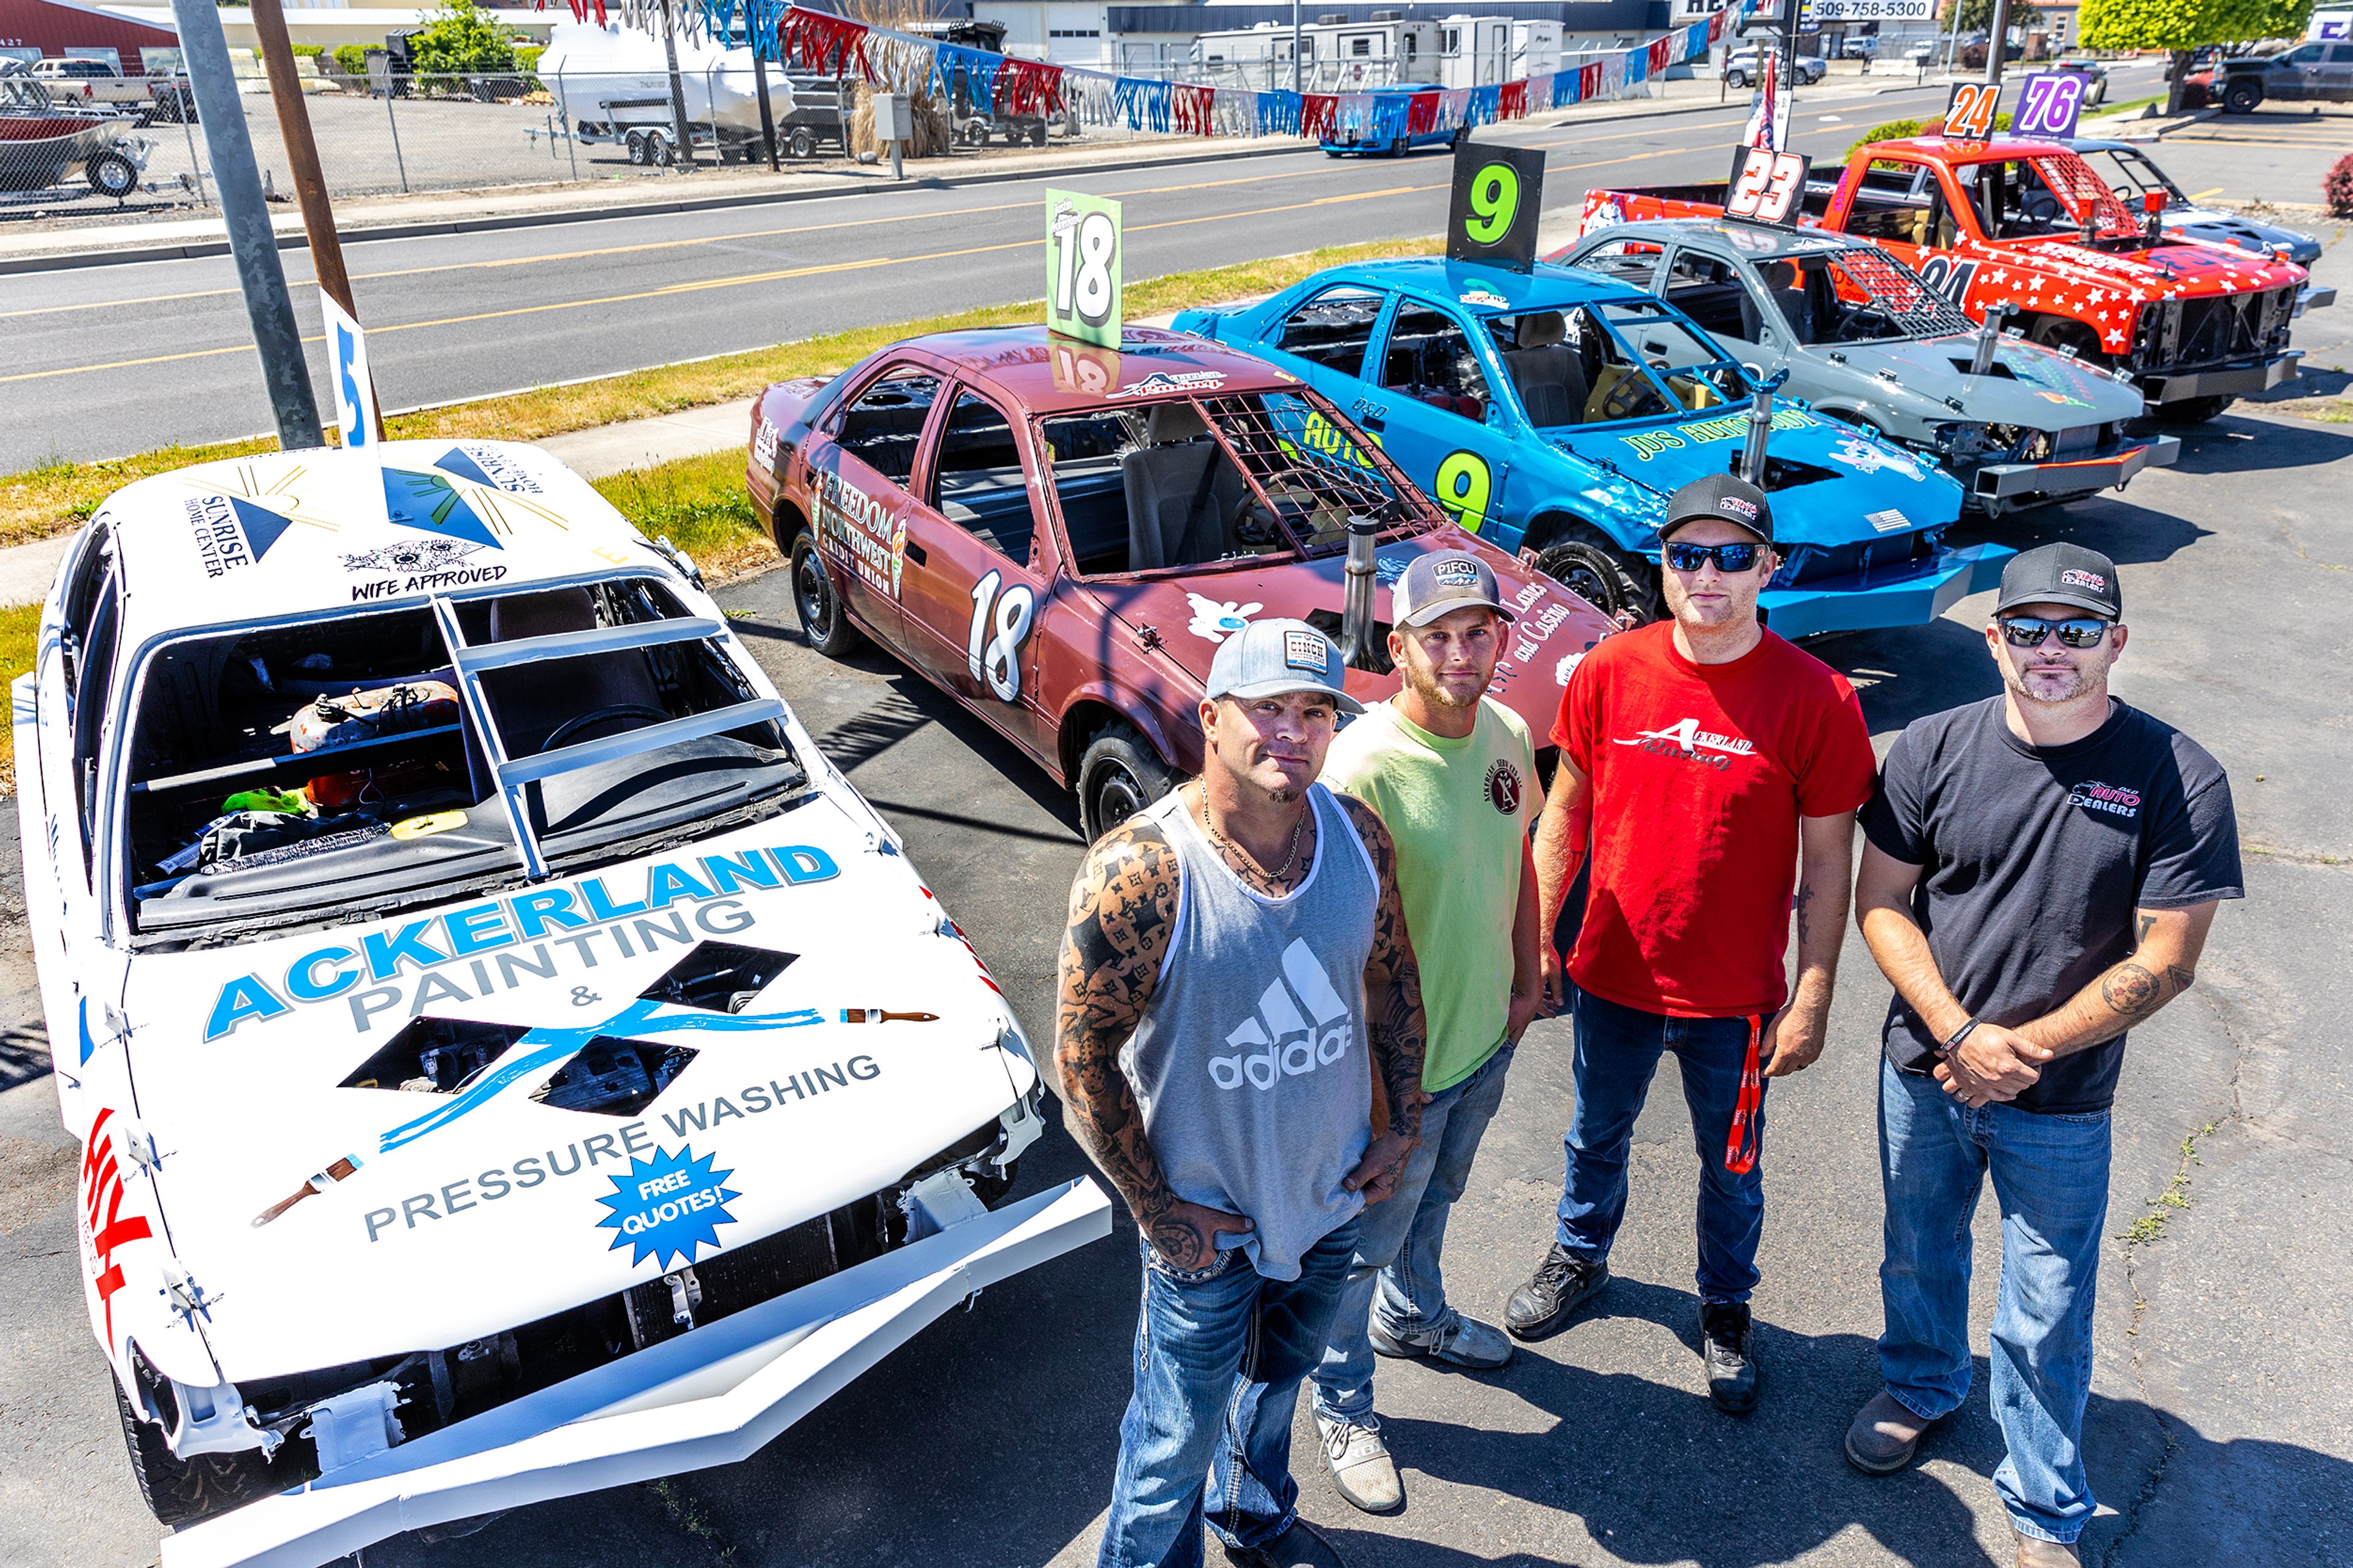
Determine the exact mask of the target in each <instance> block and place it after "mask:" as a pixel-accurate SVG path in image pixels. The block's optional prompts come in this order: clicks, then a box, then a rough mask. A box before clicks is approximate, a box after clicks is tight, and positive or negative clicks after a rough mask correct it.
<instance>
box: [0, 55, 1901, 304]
mask: <svg viewBox="0 0 2353 1568" xmlns="http://www.w3.org/2000/svg"><path fill="white" fill-rule="evenodd" d="M1879 90H1881V91H1885V92H1896V91H1911V90H1915V89H1911V88H1894V87H1890V88H1885V89H1879ZM1645 105H1646V106H1645V107H1643V108H1641V109H1636V108H1634V107H1632V105H1631V104H1629V105H1628V106H1627V108H1626V109H1625V110H1622V111H1620V112H1615V113H1612V112H1609V111H1606V110H1604V111H1596V112H1592V113H1580V112H1579V111H1577V110H1574V109H1571V110H1561V111H1559V112H1560V113H1561V114H1562V115H1563V116H1564V117H1563V118H1561V119H1558V120H1546V119H1541V118H1539V117H1537V116H1534V115H1531V116H1530V117H1529V118H1528V119H1527V121H1525V123H1526V124H1528V125H1531V126H1535V127H1536V128H1538V129H1542V130H1552V131H1556V130H1558V129H1560V128H1561V127H1562V126H1564V125H1567V124H1570V123H1572V122H1573V121H1577V120H1590V121H1594V122H1597V123H1599V122H1603V121H1616V120H1636V119H1641V118H1644V117H1645V116H1651V117H1664V116H1667V115H1675V114H1704V113H1709V112H1713V111H1723V110H1731V109H1734V108H1736V107H1738V103H1737V100H1725V101H1723V102H1704V103H1691V102H1683V103H1677V102H1673V101H1671V100H1645ZM1307 151H1312V149H1311V148H1310V147H1309V146H1308V145H1307V144H1306V143H1305V142H1299V143H1295V144H1291V145H1285V146H1281V147H1250V148H1236V149H1233V150H1231V151H1226V150H1223V149H1219V148H1208V147H1205V148H1203V149H1202V150H1201V151H1199V152H1198V153H1186V154H1183V155H1181V156H1178V157H1172V158H1146V159H1134V160H1127V161H1113V162H1103V163H1071V164H1069V165H1066V166H1061V167H1047V168H1039V167H1035V166H1033V167H1029V168H1024V169H1006V170H999V171H994V172H976V173H974V174H959V175H950V176H946V177H944V178H937V177H935V178H929V179H910V180H906V181H903V182H899V181H882V180H868V181H861V182H860V183H858V184H852V185H848V186H845V187H843V188H840V189H838V190H828V189H823V188H813V189H809V190H797V191H758V192H744V193H742V194H739V195H717V196H702V197H694V196H689V197H682V198H680V199H678V200H674V201H659V202H632V203H626V204H620V205H612V206H589V207H560V208H554V209H551V210H549V211H547V212H536V213H505V214H490V215H485V216H480V217H470V218H448V219H444V220H439V221H427V222H411V223H388V224H381V225H371V224H368V223H365V222H357V223H351V224H347V225H343V226H341V232H342V235H343V240H344V243H346V244H356V243H359V242H361V241H364V240H372V239H415V238H418V237H424V236H429V235H438V234H481V233H487V232H491V231H492V230H497V229H510V228H540V227H547V226H554V225H556V224H566V223H590V222H594V221H596V219H599V218H623V217H659V216H663V215H665V214H671V213H690V212H713V211H723V210H726V209H728V208H732V207H754V206H774V205H782V204H785V203H787V202H807V201H827V200H831V199H832V198H834V197H837V196H850V195H888V194H890V193H892V192H904V191H910V190H935V191H944V190H957V189H961V188H963V187H965V186H968V185H995V184H1010V183H1012V182H1014V181H1017V180H1035V179H1039V178H1060V177H1064V176H1074V175H1083V174H1125V173H1127V172H1129V171H1132V170H1135V169H1154V168H1180V167H1182V166H1184V165H1185V164H1187V163H1226V162H1229V161H1230V160H1233V159H1236V158H1271V157H1278V156H1282V155H1283V154H1287V153H1302V152H1307ZM308 243H309V242H308V240H307V239H306V238H305V237H304V236H303V233H302V231H301V228H300V227H296V228H292V229H290V230H289V231H287V232H284V233H281V234H280V235H279V237H278V248H279V249H280V250H300V249H301V248H302V247H304V246H305V245H306V244H308ZM228 253H229V249H228V241H227V239H208V240H192V241H188V242H185V243H183V244H178V245H151V246H139V245H128V246H119V247H112V248H107V249H91V250H68V251H59V252H57V253H55V254H52V255H47V256H13V257H9V256H0V277H5V276H9V275H12V274H21V273H27V272H66V271H72V270H76V269H79V268H90V267H115V266H127V265H129V264H131V263H132V262H139V261H184V260H187V259H190V258H198V257H207V256H227V254H228Z"/></svg>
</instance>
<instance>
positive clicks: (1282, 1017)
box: [1209, 938, 1356, 1090]
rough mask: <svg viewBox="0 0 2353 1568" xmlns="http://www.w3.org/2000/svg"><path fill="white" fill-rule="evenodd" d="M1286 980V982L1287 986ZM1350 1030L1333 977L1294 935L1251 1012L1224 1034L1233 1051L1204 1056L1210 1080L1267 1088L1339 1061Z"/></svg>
mask: <svg viewBox="0 0 2353 1568" xmlns="http://www.w3.org/2000/svg"><path fill="white" fill-rule="evenodd" d="M1285 980H1288V981H1289V982H1290V983H1291V984H1290V985H1289V986H1288V987H1287V988H1286V987H1285V985H1284V984H1283V982H1284V981H1285ZM1238 989H1239V988H1238ZM1302 1009H1304V1011H1303V1010H1302ZM1311 1018H1312V1019H1313V1022H1311V1021H1310V1020H1311ZM1355 1035H1356V1028H1355V1026H1354V1025H1353V1024H1351V1023H1350V1021H1349V1018H1348V1005H1347V1004H1346V1003H1345V1002H1343V1001H1342V1000H1341V999H1340V993H1339V992H1338V990H1337V989H1335V987H1334V986H1333V984H1332V977H1331V976H1330V975H1328V974H1326V973H1324V966H1323V965H1322V964H1320V963H1316V962H1315V955H1314V953H1313V952H1310V951H1308V947H1307V942H1306V939H1304V938H1293V941H1292V943H1291V945H1290V946H1289V947H1286V948H1284V949H1283V950H1282V975H1280V976H1278V977H1277V978H1276V979H1275V980H1273V981H1272V982H1271V984H1268V985H1267V987H1266V989H1265V990H1263V991H1262V992H1261V993H1260V994H1259V999H1258V1008H1257V1012H1256V1015H1255V1016H1251V1017H1248V1018H1244V1019H1243V1020H1242V1021H1241V1022H1240V1023H1239V1024H1237V1025H1235V1026H1234V1027H1233V1028H1232V1029H1231V1030H1230V1031H1229V1033H1228V1034H1227V1036H1226V1044H1227V1046H1228V1047H1229V1048H1230V1049H1231V1050H1232V1052H1233V1055H1231V1056H1222V1057H1211V1058H1209V1081H1210V1082H1211V1083H1214V1084H1216V1085H1217V1086H1218V1087H1219V1089H1240V1088H1241V1087H1242V1085H1244V1084H1248V1085H1250V1087H1251V1088H1252V1089H1261V1090H1264V1089H1272V1088H1273V1087H1274V1086H1275V1085H1276V1084H1279V1083H1281V1082H1282V1080H1283V1079H1286V1078H1301V1077H1303V1076H1305V1075H1306V1074H1308V1073H1312V1072H1314V1070H1315V1069H1316V1068H1319V1067H1330V1066H1331V1065H1332V1064H1333V1063H1334V1062H1336V1061H1338V1060H1340V1059H1341V1058H1343V1057H1345V1056H1346V1055H1347V1054H1348V1045H1349V1042H1350V1040H1351V1039H1352V1038H1354V1037H1355Z"/></svg>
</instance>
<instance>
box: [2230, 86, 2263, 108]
mask: <svg viewBox="0 0 2353 1568" xmlns="http://www.w3.org/2000/svg"><path fill="white" fill-rule="evenodd" d="M2261 102H2263V84H2262V83H2260V82H2252V81H2244V80H2241V81H2234V82H2232V84H2231V85H2230V86H2228V87H2226V88H2224V89H2222V109H2223V110H2224V112H2226V113H2230V114H2253V112H2254V111H2255V105H2257V104H2259V103H2261Z"/></svg>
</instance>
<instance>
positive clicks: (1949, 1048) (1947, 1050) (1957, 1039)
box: [1936, 1018, 1978, 1057]
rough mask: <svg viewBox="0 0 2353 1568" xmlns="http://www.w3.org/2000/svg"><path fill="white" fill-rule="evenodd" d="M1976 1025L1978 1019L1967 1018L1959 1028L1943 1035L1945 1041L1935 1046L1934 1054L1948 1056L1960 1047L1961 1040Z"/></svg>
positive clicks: (1966, 1036) (1967, 1035)
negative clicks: (1945, 1035)
mask: <svg viewBox="0 0 2353 1568" xmlns="http://www.w3.org/2000/svg"><path fill="white" fill-rule="evenodd" d="M1977 1026H1978V1021H1977V1020H1976V1019H1975V1018H1971V1019H1969V1020H1968V1022H1967V1023H1965V1024H1963V1025H1962V1026H1960V1027H1959V1028H1957V1029H1955V1030H1954V1031H1953V1032H1952V1033H1951V1034H1950V1035H1948V1036H1947V1037H1945V1043H1944V1044H1943V1045H1941V1046H1938V1047H1936V1054H1937V1055H1938V1056H1940V1057H1949V1056H1951V1055H1952V1054H1953V1053H1954V1052H1955V1051H1957V1050H1959V1049H1960V1048H1961V1042H1962V1041H1963V1040H1966V1039H1968V1037H1969V1035H1970V1033H1971V1032H1972V1031H1973V1030H1975V1029H1976V1028H1977Z"/></svg>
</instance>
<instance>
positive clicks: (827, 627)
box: [792, 528, 866, 658]
mask: <svg viewBox="0 0 2353 1568" xmlns="http://www.w3.org/2000/svg"><path fill="white" fill-rule="evenodd" d="M792 582H793V612H794V614H796V615H797V616H800V621H801V636H803V637H807V639H808V645H809V647H813V648H815V649H817V651H818V652H819V653H821V654H823V655H825V657H826V658H849V656H850V655H851V654H853V653H856V652H857V651H858V650H859V648H860V647H862V646H864V644H865V641H866V639H865V637H862V636H861V635H860V633H859V630H858V628H857V627H856V626H851V625H850V624H849V616H846V615H844V614H843V613H842V609H841V601H840V600H839V598H837V597H835V596H834V592H833V582H832V580H831V578H830V577H829V576H828V574H827V573H826V567H825V558H824V557H823V556H821V555H819V554H818V549H817V536H816V535H814V534H812V533H811V532H809V531H808V530H807V529H806V528H805V529H803V530H801V531H800V532H799V533H797V534H796V535H795V536H794V537H793V548H792Z"/></svg>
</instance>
